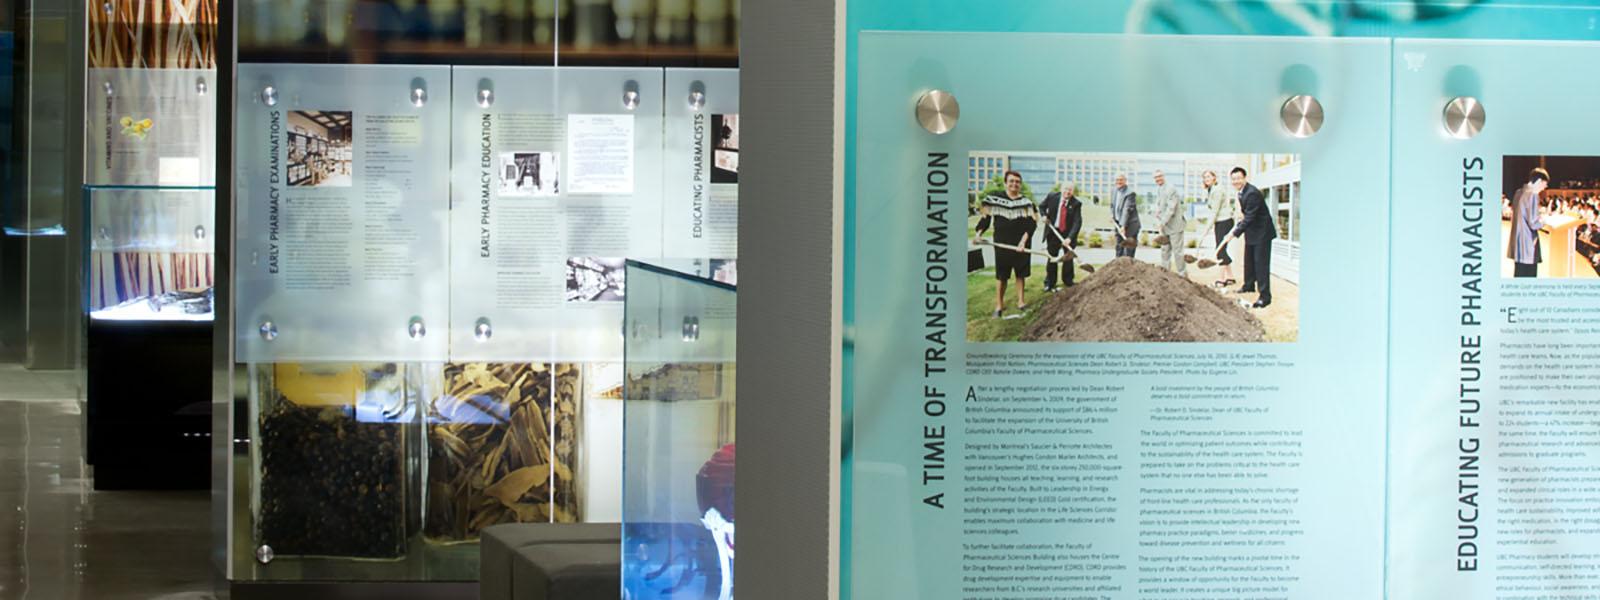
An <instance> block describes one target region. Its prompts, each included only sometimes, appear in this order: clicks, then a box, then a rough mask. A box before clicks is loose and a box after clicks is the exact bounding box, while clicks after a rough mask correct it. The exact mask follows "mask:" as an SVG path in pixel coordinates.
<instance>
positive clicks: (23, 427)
mask: <svg viewBox="0 0 1600 600" xmlns="http://www.w3.org/2000/svg"><path fill="white" fill-rule="evenodd" d="M74 377H75V376H74V375H73V374H71V373H60V372H29V371H24V370H22V368H20V367H18V366H16V365H11V364H4V363H0V600H21V599H27V600H78V599H85V600H88V599H92V600H123V599H127V600H134V599H137V600H150V599H161V600H199V599H209V598H212V597H213V596H212V594H211V590H212V584H211V567H210V565H209V563H208V550H209V548H210V544H211V535H210V531H209V526H210V522H209V516H208V511H209V508H208V501H209V496H208V493H207V492H205V491H195V492H95V491H94V490H93V484H92V482H91V481H90V480H89V479H88V471H89V470H88V467H87V466H86V465H84V463H83V426H82V423H83V421H82V415H81V414H79V410H78V404H77V401H76V397H77V383H76V380H75V378H74ZM129 451H137V449H133V448H130V449H129Z"/></svg>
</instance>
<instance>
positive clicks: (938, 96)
mask: <svg viewBox="0 0 1600 600" xmlns="http://www.w3.org/2000/svg"><path fill="white" fill-rule="evenodd" d="M916 114H917V123H919V124H921V125H922V128H923V129H926V130H928V133H931V134H934V135H944V134H946V133H950V132H951V131H952V130H954V129H955V128H956V123H957V122H959V121H960V120H961V103H960V102H957V101H956V97H955V96H954V95H952V94H951V93H950V92H946V91H944V90H930V91H928V92H927V93H925V94H923V95H922V97H921V98H917V112H916Z"/></svg>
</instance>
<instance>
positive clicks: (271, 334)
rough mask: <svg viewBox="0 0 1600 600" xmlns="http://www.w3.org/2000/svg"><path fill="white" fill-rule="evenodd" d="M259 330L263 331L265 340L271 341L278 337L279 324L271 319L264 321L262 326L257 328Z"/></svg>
mask: <svg viewBox="0 0 1600 600" xmlns="http://www.w3.org/2000/svg"><path fill="white" fill-rule="evenodd" d="M257 331H259V332H260V333H261V339H263V340H266V341H269V342H270V341H272V340H275V339H278V325H277V324H276V323H273V322H272V321H271V320H266V321H262V322H261V327H259V328H257Z"/></svg>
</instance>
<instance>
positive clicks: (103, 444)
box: [86, 319, 211, 490]
mask: <svg viewBox="0 0 1600 600" xmlns="http://www.w3.org/2000/svg"><path fill="white" fill-rule="evenodd" d="M87 379H88V388H87V391H86V395H87V397H88V402H87V404H88V415H87V419H86V420H87V422H88V431H87V433H88V448H87V450H88V462H89V464H90V465H93V466H94V489H97V490H175V489H186V490H198V489H209V488H210V487H211V471H210V468H211V467H210V461H211V323H210V322H171V321H101V320H94V319H90V320H89V347H88V376H87Z"/></svg>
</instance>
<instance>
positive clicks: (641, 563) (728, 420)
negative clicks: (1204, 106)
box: [622, 261, 737, 600]
mask: <svg viewBox="0 0 1600 600" xmlns="http://www.w3.org/2000/svg"><path fill="white" fill-rule="evenodd" d="M627 277H628V286H629V295H628V300H627V302H626V313H627V315H626V326H627V333H626V343H625V353H626V361H625V362H624V365H625V367H624V371H625V373H624V376H625V379H624V385H623V406H624V409H623V414H624V432H625V439H624V446H623V452H624V454H623V528H622V537H623V548H622V552H623V553H622V557H623V572H622V586H623V596H622V597H623V598H627V599H630V600H656V599H667V598H703V599H709V600H730V599H731V598H733V559H734V522H735V516H736V515H735V513H734V502H733V497H734V463H735V455H736V454H735V445H734V437H735V436H734V434H735V427H734V423H735V420H736V412H735V408H736V396H737V394H736V388H735V385H734V380H735V374H736V370H735V351H736V346H737V345H736V343H735V311H736V308H737V294H736V290H735V288H734V286H732V285H728V284H725V283H721V282H718V281H716V280H714V279H710V278H706V277H701V276H696V275H692V274H689V273H685V272H682V271H678V270H674V269H672V268H666V267H661V266H656V265H651V264H645V263H639V262H633V261H629V262H628V265H627Z"/></svg>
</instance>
